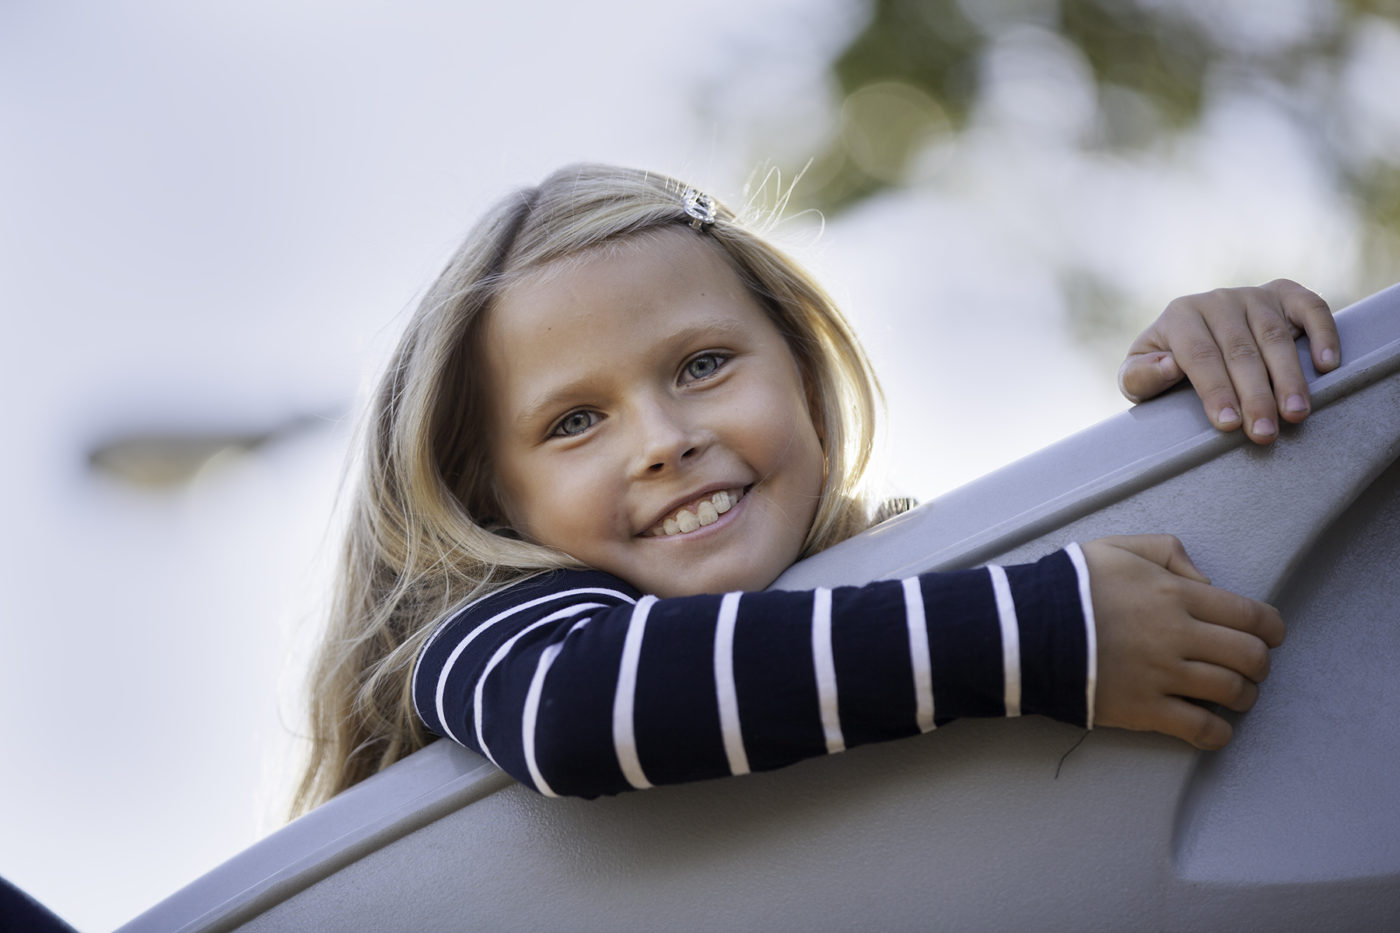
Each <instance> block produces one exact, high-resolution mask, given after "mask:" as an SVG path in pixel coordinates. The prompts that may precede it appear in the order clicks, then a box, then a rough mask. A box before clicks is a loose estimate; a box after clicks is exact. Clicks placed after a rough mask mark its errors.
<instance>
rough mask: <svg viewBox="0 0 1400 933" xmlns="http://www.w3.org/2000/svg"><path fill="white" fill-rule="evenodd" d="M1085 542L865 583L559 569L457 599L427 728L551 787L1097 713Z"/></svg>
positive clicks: (568, 789)
mask: <svg viewBox="0 0 1400 933" xmlns="http://www.w3.org/2000/svg"><path fill="white" fill-rule="evenodd" d="M1088 598H1089V591H1088V576H1087V572H1086V570H1085V568H1084V563H1083V556H1082V553H1081V551H1080V550H1079V548H1078V547H1077V546H1071V547H1070V548H1068V549H1066V550H1063V551H1057V552H1055V553H1054V554H1051V555H1049V556H1048V557H1046V558H1044V559H1042V560H1041V561H1039V562H1037V563H1035V564H1026V565H1021V566H1015V567H1007V568H1005V569H1002V568H990V569H989V568H981V569H978V570H970V571H960V572H954V573H940V574H926V575H923V576H920V577H916V578H911V579H909V580H904V581H899V580H892V581H882V582H876V583H872V584H869V585H866V586H863V587H838V588H835V589H830V590H827V589H818V590H814V591H804V592H783V591H765V592H754V593H731V594H728V595H715V596H691V597H681V598H674V599H663V600H658V599H656V598H655V597H651V596H641V595H640V594H638V593H637V592H636V591H635V590H633V589H631V588H630V587H629V586H627V585H626V584H624V583H622V582H621V581H619V580H617V579H616V578H614V577H611V576H608V575H606V574H602V573H598V572H595V571H561V572H556V573H553V574H548V575H545V576H542V577H538V578H534V579H533V580H530V581H527V582H525V583H524V584H518V585H516V586H513V587H510V588H508V589H506V590H503V591H501V592H498V593H496V594H493V595H492V596H489V597H487V598H486V599H484V600H482V601H479V602H477V603H475V604H473V605H471V606H468V607H466V608H465V609H463V610H461V611H459V612H458V613H456V614H455V615H454V616H452V617H451V618H449V620H448V621H447V622H446V623H444V625H443V626H442V627H441V628H440V629H439V631H438V632H437V633H436V634H435V635H434V637H433V638H432V640H431V641H430V642H429V643H428V645H427V646H426V647H425V648H424V650H423V652H422V653H421V654H420V657H419V661H418V664H417V667H416V669H415V672H414V684H413V697H414V704H415V707H416V708H417V710H418V712H419V715H420V717H421V718H422V719H423V721H424V722H425V723H426V724H427V726H428V727H429V729H431V730H432V731H434V732H436V733H438V734H441V735H446V736H448V737H450V738H453V739H455V740H457V741H458V742H460V743H462V744H464V745H466V746H468V747H469V748H473V749H474V750H476V751H478V752H481V753H482V754H484V755H486V756H487V757H488V758H490V759H491V760H492V761H494V762H495V763H496V764H497V765H498V766H500V767H501V768H502V769H503V770H505V771H506V772H508V773H509V774H511V775H512V776H514V777H516V778H517V779H518V780H520V781H522V782H523V783H525V784H527V785H530V786H533V787H534V788H535V789H537V790H539V791H541V792H542V793H545V794H550V795H553V794H564V795H578V796H585V797H591V796H596V795H598V794H612V793H617V792H619V791H623V790H628V789H632V788H645V787H650V786H652V785H655V784H666V783H675V782H680V781H692V780H698V779H702V778H710V777H719V776H724V775H730V774H744V773H747V772H749V771H762V770H768V769H772V768H779V767H782V766H784V765H788V764H791V763H793V762H796V761H799V760H802V759H804V758H810V757H815V756H818V755H823V754H829V753H833V752H837V751H842V750H844V749H846V748H850V747H854V746H856V745H860V744H864V743H866V742H875V741H882V740H886V739H893V738H897V737H900V736H908V735H916V734H918V733H919V732H925V731H928V730H930V729H932V728H934V726H935V725H936V724H938V723H942V722H946V721H947V720H950V719H953V718H958V717H964V716H1006V715H1019V714H1020V713H1041V714H1044V715H1048V716H1053V717H1055V718H1057V719H1061V720H1065V721H1067V722H1071V723H1075V724H1077V725H1089V724H1091V723H1092V718H1093V709H1092V705H1093V696H1094V690H1093V688H1094V677H1095V673H1094V651H1093V644H1094V630H1093V620H1092V613H1090V612H1088V611H1086V609H1085V607H1086V605H1087V600H1088Z"/></svg>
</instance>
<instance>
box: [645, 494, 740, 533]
mask: <svg viewBox="0 0 1400 933" xmlns="http://www.w3.org/2000/svg"><path fill="white" fill-rule="evenodd" d="M737 500H738V496H735V495H733V494H731V493H730V492H729V490H727V489H721V490H720V491H719V492H717V493H715V494H714V495H712V496H710V497H709V498H708V499H701V500H700V501H699V502H697V503H696V504H695V506H694V509H693V510H692V509H691V508H684V509H681V510H680V511H678V512H677V513H676V514H675V515H673V516H671V517H670V518H668V519H666V520H665V521H664V522H662V523H661V524H660V525H659V526H658V527H655V528H653V529H652V530H651V532H650V533H651V535H652V536H653V537H667V536H670V535H683V534H689V533H690V532H692V531H694V530H695V529H697V528H700V527H703V526H705V525H713V524H714V523H715V522H717V521H719V517H720V516H721V515H723V514H724V513H725V512H728V511H729V510H730V509H732V508H733V507H734V503H735V502H736V501H737Z"/></svg>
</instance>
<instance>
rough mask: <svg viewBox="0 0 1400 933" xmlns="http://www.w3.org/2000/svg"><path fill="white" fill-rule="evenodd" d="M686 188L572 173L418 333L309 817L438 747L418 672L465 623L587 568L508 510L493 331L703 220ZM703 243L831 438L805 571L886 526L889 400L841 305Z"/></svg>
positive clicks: (722, 240)
mask: <svg viewBox="0 0 1400 933" xmlns="http://www.w3.org/2000/svg"><path fill="white" fill-rule="evenodd" d="M683 191H684V186H683V185H681V184H680V183H679V182H677V181H675V180H674V179H671V178H667V177H665V176H662V175H657V174H654V173H648V172H642V171H637V170H633V169H625V168H616V167H612V166H604V165H577V166H570V167H567V168H564V169H561V170H559V171H558V172H555V173H554V174H553V175H551V176H550V177H548V178H547V179H545V180H544V182H543V183H542V184H540V185H539V186H538V187H535V188H526V189H522V190H520V191H518V192H516V193H514V194H512V195H511V196H509V197H507V198H505V199H504V200H502V201H501V202H500V203H498V204H497V205H496V207H495V208H493V209H492V210H491V211H490V212H489V213H488V214H487V216H486V217H485V218H484V219H483V220H482V221H481V222H480V223H479V224H478V225H477V226H476V227H475V228H474V229H473V230H472V231H471V233H470V234H469V235H468V236H467V238H466V241H465V242H464V243H463V244H462V246H461V247H460V248H459V249H458V250H457V252H456V254H454V255H453V257H452V258H451V260H450V261H449V262H448V264H447V267H446V268H445V269H444V270H443V272H442V274H441V275H439V276H438V278H437V280H436V281H435V282H434V283H433V285H432V286H431V288H430V289H429V290H428V292H427V294H426V295H425V296H424V298H423V300H422V302H421V304H420V305H419V306H418V308H417V310H416V311H415V313H414V314H413V317H412V319H411V320H410V321H409V324H408V327H407V330H406V331H405V333H404V335H403V337H402V338H401V339H400V341H399V344H398V347H397V349H396V350H395V352H394V355H393V357H392V360H391V362H390V363H389V366H388V369H387V371H386V372H385V373H384V375H383V377H382V378H381V380H380V381H379V384H378V386H377V388H376V391H375V393H374V396H373V400H372V403H371V405H370V408H369V411H368V417H367V419H366V421H365V423H364V424H363V425H362V426H361V431H362V433H363V439H362V443H361V452H360V463H359V470H358V476H357V478H356V479H355V481H354V483H353V485H352V486H351V487H350V489H349V493H350V502H349V505H350V516H349V527H348V528H347V530H346V535H345V543H344V549H343V551H342V554H341V557H340V564H339V568H338V578H337V585H336V590H335V594H334V602H333V605H332V607H331V612H330V619H329V624H328V627H327V631H326V633H325V636H324V639H323V641H322V642H321V644H320V647H319V650H318V652H317V656H316V659H315V663H314V665H313V668H312V671H311V676H310V679H309V684H308V686H309V690H310V696H309V701H310V702H309V713H310V719H311V735H310V738H311V748H310V760H309V761H308V763H307V766H306V771H305V773H304V775H303V777H302V780H301V784H300V786H299V788H298V789H297V791H296V797H295V800H294V803H293V812H294V813H300V812H304V811H306V810H309V809H311V808H312V807H314V806H316V805H318V804H320V803H322V802H324V801H325V800H328V799H329V798H330V797H332V796H334V795H335V794H337V793H339V792H340V791H342V790H344V789H346V788H348V787H350V786H351V785H353V784H355V783H357V782H359V781H361V780H363V779H365V778H367V777H369V776H370V775H372V774H374V773H376V772H378V771H380V770H381V769H383V768H385V767H388V766H389V765H390V764H393V763H394V762H395V761H398V760H399V759H400V758H403V757H404V756H406V755H408V754H410V753H411V752H414V751H416V750H418V749H419V748H422V747H423V746H424V745H426V744H427V743H428V742H429V741H431V740H432V738H433V737H432V736H431V735H430V734H429V733H428V732H427V731H426V730H425V729H424V728H423V724H422V723H421V722H420V721H419V720H418V718H417V716H416V715H415V714H414V712H413V707H412V702H411V694H410V674H411V670H412V665H413V661H414V659H415V657H416V656H417V654H418V651H419V650H420V648H421V647H422V644H423V642H424V641H425V640H426V638H427V636H428V635H429V634H430V633H431V631H432V629H433V626H434V623H435V622H437V621H438V620H439V619H441V618H442V617H443V616H444V615H446V614H447V613H448V612H450V611H452V610H453V608H455V607H457V606H460V605H462V604H463V603H464V602H466V601H468V600H471V599H473V598H476V597H478V596H480V595H482V594H484V593H487V592H490V591H492V590H495V589H499V588H500V587H502V586H505V585H506V584H509V583H511V582H513V581H515V580H518V579H520V578H522V577H525V576H528V575H530V574H534V573H538V572H540V571H542V570H547V569H553V568H558V567H570V566H578V563H577V562H576V561H574V560H573V559H572V558H570V557H569V556H568V555H567V554H563V553H561V552H559V551H556V550H553V549H551V548H547V547H542V546H540V545H536V544H532V543H529V542H526V541H522V540H519V539H518V538H514V537H512V536H511V535H510V534H509V532H508V529H505V528H504V527H503V522H502V519H501V512H500V509H499V507H498V505H497V503H496V501H495V498H494V495H493V485H494V484H493V482H492V472H491V463H490V451H489V450H487V449H486V446H485V445H484V444H483V443H482V442H481V438H482V437H483V436H484V431H483V428H482V425H483V417H482V412H481V410H480V405H481V399H482V393H481V392H480V391H479V386H478V385H477V382H476V381H477V379H478V378H479V373H480V371H481V369H480V365H479V363H480V361H479V360H478V359H477V353H478V352H479V350H478V346H477V344H478V341H477V339H476V337H477V334H478V331H479V330H480V328H481V326H482V322H483V320H484V315H485V312H487V311H488V310H489V309H490V308H491V305H492V302H493V301H494V300H495V299H496V297H497V296H498V295H500V294H501V292H502V291H503V290H504V289H505V288H506V287H508V286H509V285H510V283H511V282H512V281H516V280H518V279H519V277H520V276H522V275H525V274H527V273H529V272H530V271H531V270H537V269H539V268H541V267H542V266H544V265H546V264H548V263H550V262H553V261H555V260H558V259H561V258H563V257H566V256H571V255H574V254H577V253H579V252H581V251H583V250H587V249H590V248H593V247H596V246H599V245H600V244H603V243H608V242H616V241H618V240H620V239H622V238H626V237H634V236H637V235H639V234H643V233H645V232H646V231H655V230H657V229H663V228H667V227H672V226H674V225H676V224H678V223H682V222H684V221H686V220H688V218H687V217H686V216H685V214H684V213H683V211H682V206H681V205H682V194H683ZM716 215H717V222H716V223H715V224H714V225H713V226H711V227H709V228H708V229H707V230H705V231H704V232H703V233H697V234H696V235H697V236H700V237H703V238H704V239H706V240H707V241H709V242H712V243H713V245H714V247H715V248H716V249H718V250H720V251H721V252H722V254H723V255H724V256H725V257H726V258H727V260H728V261H729V263H730V264H731V266H732V267H733V268H734V270H735V271H736V272H737V273H738V275H739V277H740V279H741V280H742V281H743V282H744V283H745V284H746V285H747V286H748V287H749V289H750V290H751V291H752V293H753V294H754V296H755V297H756V298H757V299H758V301H759V303H760V304H761V305H762V306H763V308H764V309H765V310H766V311H767V312H768V314H769V315H770V316H771V318H772V320H773V322H774V324H775V325H776V326H777V327H778V330H779V331H780V332H781V333H782V334H783V336H784V337H785V338H786V339H787V341H788V344H789V346H790V347H791V348H792V351H793V354H794V356H795V357H796V358H797V361H798V365H799V368H800V369H801V372H802V377H803V380H804V383H805V385H806V387H807V391H808V393H809V395H810V397H811V398H810V403H811V406H812V409H813V411H814V415H815V417H816V418H817V419H818V421H819V423H818V425H817V427H818V430H819V432H820V434H821V437H822V440H823V447H824V448H825V453H826V459H827V471H826V472H827V480H826V483H825V487H824V489H823V493H822V498H821V502H820V505H819V506H818V509H817V515H816V518H815V520H814V521H813V524H812V528H811V530H810V532H809V534H808V536H807V539H806V542H805V543H804V546H803V552H802V553H803V556H806V555H808V554H812V553H815V552H817V551H820V550H822V549H823V548H826V547H829V546H830V545H832V544H835V543H836V542H838V541H841V540H844V539H845V538H847V537H849V536H851V535H852V534H855V533H856V532H857V531H860V530H862V529H864V528H865V527H867V526H868V525H869V524H870V514H869V508H868V505H867V503H866V501H865V498H864V496H863V494H862V486H861V481H862V478H863V476H864V474H865V472H866V469H867V467H868V465H869V460H870V453H871V448H872V443H873V433H874V429H875V428H874V424H875V417H876V410H877V406H878V404H879V394H880V390H879V385H878V383H877V381H876V379H875V375H874V373H873V371H872V370H871V368H870V364H869V361H868V360H867V359H866V356H865V353H864V351H863V350H862V349H861V347H860V344H859V343H858V342H857V341H856V338H855V335H854V334H853V333H852V332H851V329H850V327H849V325H848V324H847V323H846V321H845V319H844V318H843V317H842V316H841V314H840V312H839V311H838V310H837V309H836V306H835V305H834V304H833V303H832V301H831V299H830V298H829V297H828V296H827V295H826V293H825V292H824V291H823V290H822V289H821V288H820V287H819V286H818V285H817V284H816V283H815V282H813V281H812V279H811V278H810V277H809V276H808V275H807V274H806V273H805V272H804V271H803V270H802V269H801V268H800V267H799V266H798V265H797V264H796V263H795V262H794V261H792V260H791V259H789V258H788V257H787V256H785V255H784V254H783V253H781V252H779V251H778V250H777V249H775V248H774V247H773V246H771V245H770V244H769V243H767V242H766V241H765V240H764V239H762V238H761V237H760V236H758V235H757V234H756V233H754V232H752V231H750V230H748V229H746V228H745V227H744V226H742V225H741V224H740V223H739V221H738V218H737V217H736V216H735V215H734V213H733V212H732V211H730V210H728V209H727V208H725V207H724V206H723V205H720V204H718V203H717V204H716Z"/></svg>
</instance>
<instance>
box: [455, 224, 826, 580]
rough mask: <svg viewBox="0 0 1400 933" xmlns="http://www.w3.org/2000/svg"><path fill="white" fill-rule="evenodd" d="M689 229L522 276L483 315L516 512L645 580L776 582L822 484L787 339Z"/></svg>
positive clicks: (501, 449) (528, 525)
mask: <svg viewBox="0 0 1400 933" xmlns="http://www.w3.org/2000/svg"><path fill="white" fill-rule="evenodd" d="M702 236H703V235H702V234H698V233H696V232H694V231H691V230H687V229H685V228H683V227H678V228H677V229H676V230H674V231H671V230H668V231H664V232H660V233H657V234H656V235H653V236H648V237H643V238H639V239H637V240H635V241H632V242H628V243H624V244H621V245H619V246H616V247H610V248H604V249H600V250H595V251H591V252H588V253H584V254H582V255H580V256H577V257H574V258H572V259H570V260H567V261H565V262H564V263H561V264H556V265H555V266H552V267H550V268H547V269H544V270H542V271H541V272H539V273H536V274H533V275H530V276H527V277H526V278H525V279H524V280H522V281H521V282H519V283H517V284H516V285H513V286H512V287H510V288H508V289H507V290H506V291H505V292H504V294H503V295H502V296H501V297H500V299H499V300H498V301H497V303H496V305H495V306H494V307H493V308H492V310H491V312H490V313H489V316H488V318H487V320H486V326H485V328H484V331H483V335H484V340H485V344H484V349H485V351H486V352H485V353H484V354H483V355H484V358H485V359H486V360H487V365H486V375H487V378H488V380H489V382H488V386H489V394H490V412H491V421H492V423H491V425H490V433H489V437H490V443H491V445H492V446H491V453H492V459H493V463H494V466H495V471H496V482H497V488H498V491H499V494H500V497H501V501H502V505H503V507H504V509H505V512H506V517H507V519H508V520H509V521H510V523H511V525H512V527H514V528H515V530H516V531H517V532H519V533H520V534H521V535H523V536H524V537H526V538H527V539H529V540H531V541H535V542H538V543H540V544H546V545H550V546H552V547H555V548H558V549H560V550H562V551H565V552H567V553H569V554H571V555H572V556H573V557H575V558H577V559H578V560H580V561H582V562H584V563H586V564H588V565H589V566H591V567H595V568H597V569H599V570H604V571H607V572H608V573H611V574H613V575H615V576H618V577H621V578H622V579H624V580H626V581H627V582H629V583H631V584H632V585H633V586H635V587H637V588H638V589H640V590H642V591H644V592H648V593H654V594H656V595H658V596H683V595H690V594H695V593H719V592H726V591H730V590H740V589H743V590H753V589H761V588H763V587H765V586H767V585H768V584H769V583H771V582H773V580H774V578H776V577H777V576H778V574H779V573H781V572H782V571H783V570H784V569H786V568H787V567H788V566H789V565H790V564H792V562H793V561H794V560H796V559H797V555H798V552H799V551H800V550H801V547H802V542H803V541H804V540H805V538H806V536H807V531H808V529H809V528H810V527H811V524H812V519H813V517H814V516H815V514H816V510H817V503H818V499H819V498H820V495H821V490H822V483H823V473H824V457H823V453H822V448H821V443H820V440H819V438H818V434H817V430H816V428H815V427H814V425H813V421H812V413H811V411H810V410H809V408H808V404H807V396H806V393H805V392H804V390H803V383H802V378H801V375H800V373H799V371H798V367H797V363H796V361H795V360H794V359H793V355H792V352H791V351H790V350H789V349H788V345H787V342H786V341H785V340H784V339H783V337H782V335H780V334H779V333H778V331H777V329H776V328H775V327H774V326H773V324H772V322H770V321H769V319H768V316H767V315H766V314H765V313H764V311H763V309H762V308H761V307H760V306H759V305H758V304H757V302H756V301H755V300H754V298H753V297H752V296H751V295H750V294H749V292H748V290H747V289H746V288H745V287H744V286H743V284H742V283H741V282H740V281H739V278H738V276H737V275H736V274H735V273H734V271H733V270H732V269H731V268H730V267H729V265H728V264H727V263H726V262H725V260H724V259H723V258H722V257H721V256H720V255H718V254H717V252H716V251H715V250H714V249H713V248H712V247H711V246H710V245H709V244H707V243H706V242H705V241H704V240H702V239H701V237H702Z"/></svg>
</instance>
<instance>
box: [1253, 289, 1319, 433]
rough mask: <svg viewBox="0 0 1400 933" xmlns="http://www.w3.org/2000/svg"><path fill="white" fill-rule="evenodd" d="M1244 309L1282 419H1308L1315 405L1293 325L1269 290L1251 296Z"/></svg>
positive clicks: (1259, 290)
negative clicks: (1295, 340)
mask: <svg viewBox="0 0 1400 933" xmlns="http://www.w3.org/2000/svg"><path fill="white" fill-rule="evenodd" d="M1245 308H1246V315H1247V317H1248V319H1249V329H1250V332H1251V334H1252V335H1253V337H1254V342H1255V343H1256V344H1257V345H1258V347H1259V351H1260V353H1261V354H1262V356H1263V359H1264V365H1265V367H1266V368H1267V369H1268V372H1269V381H1270V383H1272V385H1273V396H1274V403H1275V406H1276V409H1277V411H1278V413H1279V415H1280V416H1281V417H1282V418H1283V420H1285V421H1289V422H1295V423H1296V422H1299V421H1302V420H1303V419H1304V418H1306V417H1307V416H1308V412H1309V411H1310V410H1311V407H1312V402H1311V399H1310V397H1309V394H1308V379H1307V377H1306V376H1304V375H1303V364H1302V363H1300V362H1299V361H1298V348H1297V347H1296V346H1295V345H1294V342H1293V341H1294V338H1295V332H1294V329H1293V325H1292V324H1291V323H1290V322H1289V320H1288V318H1287V317H1286V313H1285V311H1284V310H1283V309H1282V307H1280V305H1279V304H1278V303H1277V301H1276V296H1275V295H1273V294H1272V293H1271V292H1270V291H1268V290H1267V289H1258V290H1257V291H1256V292H1252V293H1250V297H1249V298H1248V299H1246V305H1245Z"/></svg>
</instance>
